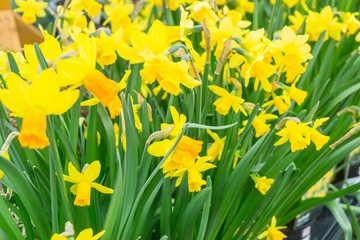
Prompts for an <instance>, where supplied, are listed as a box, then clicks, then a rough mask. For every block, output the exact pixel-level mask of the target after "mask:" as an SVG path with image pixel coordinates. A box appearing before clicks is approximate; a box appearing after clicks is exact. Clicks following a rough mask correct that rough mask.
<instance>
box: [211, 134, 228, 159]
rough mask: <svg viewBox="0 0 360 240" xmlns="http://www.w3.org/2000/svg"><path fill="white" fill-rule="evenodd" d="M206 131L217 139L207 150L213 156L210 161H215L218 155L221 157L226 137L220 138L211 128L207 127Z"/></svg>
mask: <svg viewBox="0 0 360 240" xmlns="http://www.w3.org/2000/svg"><path fill="white" fill-rule="evenodd" d="M206 132H207V134H209V135H210V137H211V138H212V139H214V141H215V142H214V143H213V144H212V145H211V146H210V147H209V148H208V150H207V155H208V156H209V157H211V158H212V159H211V160H210V161H214V160H215V159H216V158H217V157H218V158H219V159H221V155H222V152H223V150H224V144H225V140H226V137H224V138H220V137H219V135H218V134H217V133H214V132H212V131H210V130H209V129H207V130H206Z"/></svg>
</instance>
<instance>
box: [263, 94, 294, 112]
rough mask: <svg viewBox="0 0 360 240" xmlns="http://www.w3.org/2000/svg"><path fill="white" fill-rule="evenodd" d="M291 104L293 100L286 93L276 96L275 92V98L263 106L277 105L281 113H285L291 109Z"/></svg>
mask: <svg viewBox="0 0 360 240" xmlns="http://www.w3.org/2000/svg"><path fill="white" fill-rule="evenodd" d="M290 104H291V101H290V99H289V98H288V97H286V96H284V95H281V96H276V95H275V94H273V100H271V101H268V102H266V103H264V104H263V105H262V106H263V107H270V106H272V105H275V107H276V108H277V110H278V112H279V114H280V115H281V114H284V113H285V112H286V111H287V110H288V109H289V107H290Z"/></svg>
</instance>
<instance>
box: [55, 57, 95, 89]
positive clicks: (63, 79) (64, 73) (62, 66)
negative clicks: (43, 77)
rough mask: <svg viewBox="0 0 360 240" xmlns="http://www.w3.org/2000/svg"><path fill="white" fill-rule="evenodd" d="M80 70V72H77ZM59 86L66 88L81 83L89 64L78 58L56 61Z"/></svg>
mask: <svg viewBox="0 0 360 240" xmlns="http://www.w3.org/2000/svg"><path fill="white" fill-rule="evenodd" d="M79 69H81V71H79ZM56 70H57V73H58V75H59V85H60V86H68V85H73V84H76V83H78V82H81V81H82V80H83V79H84V78H85V76H86V75H87V73H88V72H89V70H90V65H89V63H88V62H87V61H86V60H84V59H81V58H79V57H76V58H67V59H59V60H57V61H56Z"/></svg>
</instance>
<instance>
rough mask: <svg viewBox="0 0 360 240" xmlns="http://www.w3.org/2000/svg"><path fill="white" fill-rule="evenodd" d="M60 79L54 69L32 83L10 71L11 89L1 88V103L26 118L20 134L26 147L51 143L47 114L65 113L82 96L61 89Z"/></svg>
mask: <svg viewBox="0 0 360 240" xmlns="http://www.w3.org/2000/svg"><path fill="white" fill-rule="evenodd" d="M56 82H57V75H56V73H55V71H54V70H53V69H46V70H44V71H42V72H40V74H39V76H38V77H37V78H36V79H34V80H33V82H32V84H31V85H30V84H28V83H27V82H26V81H24V80H23V79H21V78H20V77H19V76H18V75H16V74H15V73H10V74H9V76H8V77H7V86H8V89H0V100H1V102H2V103H3V104H4V105H5V106H6V107H7V108H8V109H9V110H10V111H11V112H12V115H14V116H18V117H22V118H23V122H22V127H21V131H20V135H19V137H18V139H19V141H20V144H21V145H22V146H23V147H29V148H44V147H46V146H48V145H49V139H48V138H47V136H46V115H59V114H62V113H64V112H66V111H67V110H68V109H69V108H70V107H71V106H72V105H73V104H74V103H75V102H76V100H77V99H78V97H79V91H77V90H65V91H61V92H60V87H59V86H58V85H57V84H56Z"/></svg>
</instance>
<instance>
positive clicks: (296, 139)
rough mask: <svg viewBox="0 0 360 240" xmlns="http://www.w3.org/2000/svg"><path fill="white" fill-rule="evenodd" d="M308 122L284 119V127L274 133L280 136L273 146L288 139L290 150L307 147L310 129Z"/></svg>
mask: <svg viewBox="0 0 360 240" xmlns="http://www.w3.org/2000/svg"><path fill="white" fill-rule="evenodd" d="M309 124H310V123H296V122H294V121H286V123H285V127H284V128H283V129H282V130H280V131H279V132H277V133H276V135H278V136H281V138H280V140H279V141H277V142H276V143H275V144H274V146H279V145H282V144H284V143H285V142H286V141H289V142H290V144H291V151H292V152H295V151H298V150H302V149H305V148H307V146H308V145H309V144H310V129H309V127H308V126H307V125H309Z"/></svg>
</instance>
